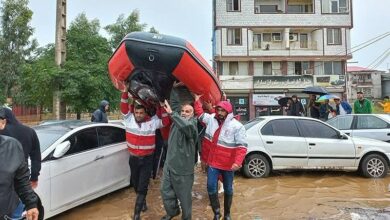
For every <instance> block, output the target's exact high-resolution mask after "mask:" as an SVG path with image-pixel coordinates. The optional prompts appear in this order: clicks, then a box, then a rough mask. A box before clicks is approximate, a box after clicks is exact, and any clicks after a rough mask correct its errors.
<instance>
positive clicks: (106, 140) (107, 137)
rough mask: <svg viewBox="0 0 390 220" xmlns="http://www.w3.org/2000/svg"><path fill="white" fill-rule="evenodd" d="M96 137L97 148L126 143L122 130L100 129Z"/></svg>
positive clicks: (124, 133) (112, 128)
mask: <svg viewBox="0 0 390 220" xmlns="http://www.w3.org/2000/svg"><path fill="white" fill-rule="evenodd" d="M98 137H99V138H98V140H99V146H105V145H111V144H118V143H121V142H124V141H126V132H125V130H124V129H122V128H114V127H100V128H98Z"/></svg>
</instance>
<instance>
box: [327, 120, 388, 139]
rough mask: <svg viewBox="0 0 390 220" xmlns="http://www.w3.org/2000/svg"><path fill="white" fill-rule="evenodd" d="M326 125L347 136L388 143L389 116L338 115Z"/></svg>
mask: <svg viewBox="0 0 390 220" xmlns="http://www.w3.org/2000/svg"><path fill="white" fill-rule="evenodd" d="M327 123H328V124H330V125H332V126H333V127H335V128H337V129H339V130H341V131H343V132H345V133H346V134H348V135H349V136H359V137H367V138H372V139H376V140H381V141H386V142H389V143H390V115H386V114H351V115H338V116H337V117H335V118H332V119H330V120H329V121H327Z"/></svg>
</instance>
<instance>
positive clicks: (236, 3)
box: [226, 0, 240, 11]
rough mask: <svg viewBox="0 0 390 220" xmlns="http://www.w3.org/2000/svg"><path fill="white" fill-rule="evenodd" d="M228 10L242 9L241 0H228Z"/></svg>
mask: <svg viewBox="0 0 390 220" xmlns="http://www.w3.org/2000/svg"><path fill="white" fill-rule="evenodd" d="M226 6H227V11H240V0H226Z"/></svg>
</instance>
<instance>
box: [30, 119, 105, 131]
mask: <svg viewBox="0 0 390 220" xmlns="http://www.w3.org/2000/svg"><path fill="white" fill-rule="evenodd" d="M90 124H97V123H94V122H89V121H82V120H58V121H55V120H52V121H50V122H49V123H43V124H41V125H37V126H34V127H33V129H34V130H57V131H59V130H61V131H65V132H67V131H70V130H73V129H75V128H78V127H81V126H84V125H90Z"/></svg>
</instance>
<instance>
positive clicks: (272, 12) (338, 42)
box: [213, 0, 353, 120]
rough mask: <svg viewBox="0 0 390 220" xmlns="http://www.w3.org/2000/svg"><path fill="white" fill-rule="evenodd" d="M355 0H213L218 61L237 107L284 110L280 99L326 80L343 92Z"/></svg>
mask: <svg viewBox="0 0 390 220" xmlns="http://www.w3.org/2000/svg"><path fill="white" fill-rule="evenodd" d="M352 27H353V21H352V1H351V0H213V31H214V32H213V61H214V68H215V71H216V72H217V74H218V76H219V79H220V80H221V82H222V87H223V89H224V91H225V92H226V94H227V96H228V98H229V99H230V101H231V102H232V103H233V104H234V108H235V110H236V113H239V114H240V115H242V119H243V120H248V119H250V118H253V117H255V116H258V115H269V114H282V111H281V108H280V107H279V106H278V103H277V99H278V98H279V97H283V96H291V95H293V94H296V95H298V96H299V97H301V98H302V102H303V104H305V103H307V98H308V95H306V94H303V93H301V91H302V90H303V89H304V88H305V87H307V86H317V85H318V86H323V87H325V88H326V89H327V90H328V91H329V92H332V93H334V94H336V95H340V96H344V92H345V69H346V61H347V60H348V59H350V58H352V56H351V51H350V49H351V45H350V44H351V41H350V30H351V28H352Z"/></svg>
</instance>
